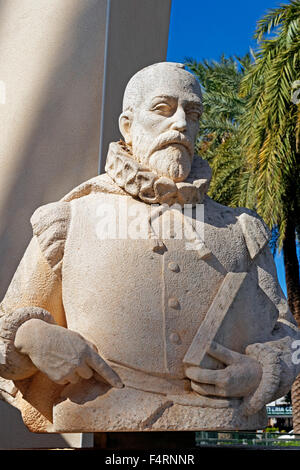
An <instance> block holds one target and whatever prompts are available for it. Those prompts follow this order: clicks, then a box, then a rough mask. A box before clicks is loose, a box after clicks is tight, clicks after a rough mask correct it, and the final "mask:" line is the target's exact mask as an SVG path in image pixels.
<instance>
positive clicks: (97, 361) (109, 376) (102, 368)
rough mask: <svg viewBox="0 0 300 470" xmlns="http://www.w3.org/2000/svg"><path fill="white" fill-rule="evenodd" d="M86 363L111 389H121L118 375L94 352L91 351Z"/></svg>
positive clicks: (121, 385) (121, 383) (121, 384)
mask: <svg viewBox="0 0 300 470" xmlns="http://www.w3.org/2000/svg"><path fill="white" fill-rule="evenodd" d="M86 363H87V364H88V365H89V366H90V367H91V368H92V369H93V370H94V371H96V372H97V373H98V374H99V375H100V376H101V377H102V378H103V379H104V380H106V382H108V383H109V384H110V385H111V386H112V387H116V388H122V387H123V386H124V385H123V382H122V381H121V379H120V377H119V376H118V374H117V373H116V372H115V371H114V370H113V369H112V368H111V367H110V366H109V365H108V364H107V363H106V362H105V361H104V360H103V359H102V358H101V357H100V356H99V354H97V353H96V352H95V351H94V350H92V349H91V353H90V356H89V357H88V358H87V360H86ZM96 378H97V376H96Z"/></svg>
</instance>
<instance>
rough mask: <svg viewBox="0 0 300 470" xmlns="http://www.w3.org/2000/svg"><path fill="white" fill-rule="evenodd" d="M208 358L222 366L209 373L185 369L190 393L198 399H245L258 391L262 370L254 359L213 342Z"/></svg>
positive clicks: (199, 369)
mask: <svg viewBox="0 0 300 470" xmlns="http://www.w3.org/2000/svg"><path fill="white" fill-rule="evenodd" d="M208 354H209V355H210V356H212V357H214V358H215V359H218V360H219V361H220V362H222V363H223V364H224V365H225V368H224V369H218V370H211V369H203V368H201V367H196V366H188V367H187V368H186V371H185V373H186V376H187V377H188V378H189V379H191V387H192V389H193V390H194V391H195V392H197V393H199V394H200V395H210V396H219V397H245V396H247V395H249V394H250V393H252V392H253V391H254V390H256V388H257V387H258V385H259V383H260V380H261V376H262V367H261V365H260V364H259V362H258V361H256V359H253V358H251V357H250V356H247V355H245V354H239V353H237V352H235V351H231V350H230V349H227V348H225V347H224V346H221V345H220V344H218V343H216V342H213V343H212V345H211V347H210V348H209V350H208Z"/></svg>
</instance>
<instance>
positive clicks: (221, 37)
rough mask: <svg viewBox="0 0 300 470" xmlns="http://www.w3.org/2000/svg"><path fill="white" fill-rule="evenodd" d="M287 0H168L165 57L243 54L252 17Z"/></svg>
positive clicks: (280, 265) (278, 258)
mask: <svg viewBox="0 0 300 470" xmlns="http://www.w3.org/2000/svg"><path fill="white" fill-rule="evenodd" d="M282 3H288V2H287V1H284V2H278V1H274V0H251V1H250V0H244V1H243V0H228V1H224V0H223V1H221V0H215V1H214V2H211V3H210V2H208V1H202V0H172V9H171V19H170V29H169V43H168V53H167V60H168V61H170V62H184V60H185V58H186V57H191V58H193V59H196V60H198V61H200V60H203V59H214V60H218V59H219V57H220V56H221V55H222V53H224V54H225V55H227V56H228V55H244V54H246V53H247V52H248V51H249V48H250V47H252V48H253V49H255V48H256V47H257V45H256V41H254V40H253V39H252V36H253V33H254V31H255V25H256V21H257V20H258V19H260V18H261V17H262V16H263V15H264V14H265V13H266V11H267V10H268V9H270V8H275V7H277V6H279V5H280V4H282ZM275 263H276V267H277V274H278V279H279V282H280V285H281V287H282V289H283V291H284V292H285V294H286V284H285V274H284V265H283V254H282V253H280V254H277V255H276V257H275Z"/></svg>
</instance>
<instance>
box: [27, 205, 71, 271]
mask: <svg viewBox="0 0 300 470" xmlns="http://www.w3.org/2000/svg"><path fill="white" fill-rule="evenodd" d="M70 219H71V209H70V204H69V203H68V202H61V201H60V202H54V203H51V204H46V205H45V206H41V207H39V208H38V209H37V210H36V211H35V212H34V214H33V215H32V217H31V219H30V222H31V225H32V230H33V234H34V235H35V236H36V238H37V240H38V243H39V245H40V248H41V251H42V253H43V255H44V257H45V259H46V260H47V262H48V263H49V265H50V267H51V268H52V270H53V271H54V272H55V274H56V275H57V276H58V277H59V278H61V267H62V261H63V255H64V248H65V243H66V239H67V234H68V229H69V224H70Z"/></svg>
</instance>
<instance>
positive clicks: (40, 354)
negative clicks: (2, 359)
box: [15, 319, 123, 388]
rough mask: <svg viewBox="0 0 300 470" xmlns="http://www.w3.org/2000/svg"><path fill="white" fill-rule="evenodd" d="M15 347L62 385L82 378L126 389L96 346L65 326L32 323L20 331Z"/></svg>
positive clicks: (28, 322)
mask: <svg viewBox="0 0 300 470" xmlns="http://www.w3.org/2000/svg"><path fill="white" fill-rule="evenodd" d="M15 347H16V348H17V349H18V350H19V352H21V353H23V354H27V355H28V356H29V357H30V359H31V361H32V362H33V364H34V365H35V366H36V367H37V368H38V369H39V370H40V371H41V372H43V373H44V374H46V375H47V376H48V377H49V378H50V380H52V381H53V382H56V383H58V384H62V385H63V384H68V383H76V382H78V380H79V379H80V378H83V379H90V378H91V377H92V376H94V377H95V378H98V379H100V380H101V379H103V380H104V381H105V382H108V383H109V384H110V385H111V386H112V387H117V388H122V387H123V383H122V381H121V379H120V377H119V376H118V374H117V373H116V372H115V371H114V370H113V369H112V368H111V367H110V366H109V365H108V364H107V363H106V362H105V361H104V360H103V359H102V358H101V357H100V356H99V354H98V353H97V352H96V348H95V346H94V345H92V344H91V343H90V342H89V341H87V340H86V339H84V338H83V337H82V336H81V335H80V334H78V333H75V332H74V331H71V330H68V329H66V328H63V327H61V326H57V325H51V324H49V323H46V322H44V321H42V320H37V319H32V320H29V321H27V322H25V323H23V325H21V326H20V328H19V329H18V331H17V333H16V337H15ZM99 376H100V377H99Z"/></svg>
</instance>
